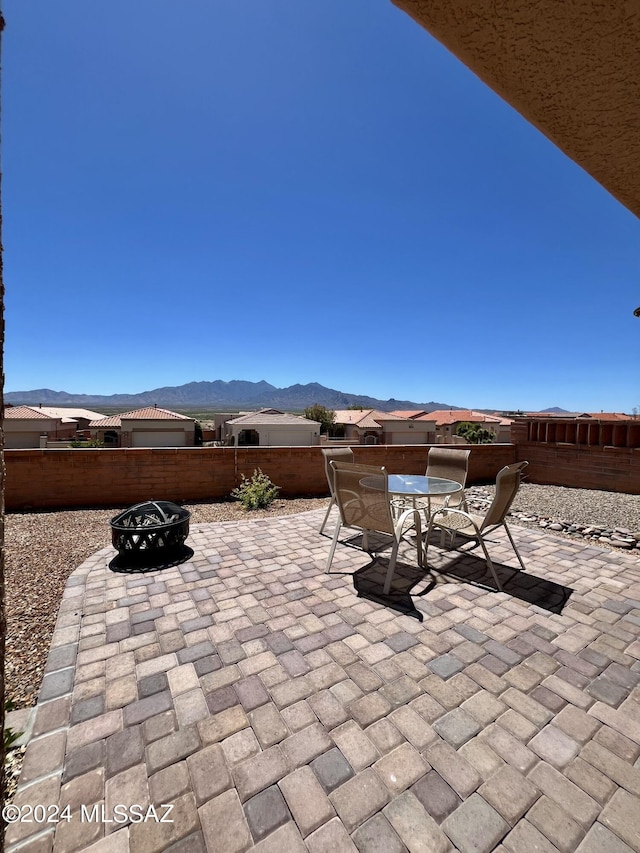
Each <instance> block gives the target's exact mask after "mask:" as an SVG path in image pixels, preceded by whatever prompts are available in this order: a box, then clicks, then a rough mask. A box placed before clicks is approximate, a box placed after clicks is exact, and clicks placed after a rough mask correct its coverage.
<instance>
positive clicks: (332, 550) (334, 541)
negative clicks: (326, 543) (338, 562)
mask: <svg viewBox="0 0 640 853" xmlns="http://www.w3.org/2000/svg"><path fill="white" fill-rule="evenodd" d="M341 527H342V524H341V523H340V521H338V523H337V524H336V529H335V531H334V533H333V539H332V540H331V548H330V549H329V556H328V557H327V565H326V566H325V572H326V573H328V572H329V569H330V568H331V563H332V562H333V555H334V554H335V552H336V545H337V544H338V536H339V535H340V529H341Z"/></svg>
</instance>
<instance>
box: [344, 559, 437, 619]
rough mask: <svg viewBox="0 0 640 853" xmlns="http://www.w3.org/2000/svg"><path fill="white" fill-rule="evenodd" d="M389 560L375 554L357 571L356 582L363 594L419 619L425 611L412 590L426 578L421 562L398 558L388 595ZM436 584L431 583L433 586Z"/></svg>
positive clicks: (355, 584)
mask: <svg viewBox="0 0 640 853" xmlns="http://www.w3.org/2000/svg"><path fill="white" fill-rule="evenodd" d="M387 568H388V563H386V562H382V561H381V560H380V559H378V558H377V557H374V558H373V559H372V560H371V562H370V563H368V564H367V565H366V566H363V567H362V568H361V569H357V570H356V571H355V572H354V573H353V586H354V588H355V590H356V592H357V593H358V596H359V597H360V598H366V599H368V600H369V601H375V602H376V603H377V604H382V605H383V606H384V607H389V608H391V610H397V611H398V612H399V613H403V614H404V615H405V616H412V617H413V618H414V619H417V620H418V621H419V622H422V620H423V619H424V614H423V613H421V612H420V610H418V608H417V607H416V606H415V604H414V603H413V598H412V597H411V590H412V589H413V587H414V586H417V584H419V583H421V582H422V581H424V579H425V573H424V571H423V570H422V569H420V568H419V567H418V566H412V565H410V564H408V563H402V562H401V561H400V560H397V562H396V568H395V571H394V573H393V578H392V579H391V588H390V590H389V594H388V595H384V594H383V592H382V590H383V588H384V580H385V578H386V576H387ZM432 587H433V584H432V585H431V588H432Z"/></svg>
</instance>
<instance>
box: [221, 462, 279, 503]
mask: <svg viewBox="0 0 640 853" xmlns="http://www.w3.org/2000/svg"><path fill="white" fill-rule="evenodd" d="M240 476H241V477H242V482H241V483H240V485H239V486H238V488H237V489H234V490H233V491H232V492H231V497H232V498H235V499H236V500H237V501H240V503H241V504H242V506H243V507H244V508H245V509H264V508H265V507H267V506H269V504H270V503H271V502H272V501H274V500H275V499H276V498H277V497H278V493H279V491H280V486H274V484H273V483H272V482H271V480H270V479H269V478H268V477H267V475H266V474H263V473H262V471H261V470H260V468H258V469H257V470H255V471H254V472H253V474H252V476H251V477H245V475H244V474H241V475H240Z"/></svg>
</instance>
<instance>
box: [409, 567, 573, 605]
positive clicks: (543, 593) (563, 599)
mask: <svg viewBox="0 0 640 853" xmlns="http://www.w3.org/2000/svg"><path fill="white" fill-rule="evenodd" d="M449 553H451V554H455V552H449ZM493 567H494V569H495V570H496V574H497V575H498V578H499V580H500V584H501V586H502V591H503V592H506V593H507V594H508V595H510V596H512V597H513V598H517V599H518V600H519V601H524V602H526V603H527V604H534V605H536V606H537V607H540V608H542V609H543V610H547V611H549V612H550V613H557V614H560V613H562V611H563V609H564V607H565V606H566V604H567V602H568V601H569V598H570V597H571V594H572V593H573V591H574V590H573V589H572V588H571V587H567V586H563V585H562V584H559V583H555V582H554V581H549V580H546V579H545V578H540V577H538V576H537V575H532V574H529V573H528V572H523V571H522V570H521V569H515V568H513V567H512V566H505V565H504V564H503V563H497V562H496V561H495V560H493ZM429 571H430V572H432V573H433V574H435V575H443V576H445V577H447V578H449V577H453V578H455V579H456V580H457V581H459V582H460V583H468V584H472V585H473V586H482V587H485V588H486V589H487V590H488V591H490V592H498V591H499V590H497V589H496V583H495V580H494V578H493V575H492V574H491V572H490V571H489V569H488V567H487V564H486V562H485V560H484V559H483V558H482V557H478V556H476V555H475V554H469V553H465V554H457V555H455V557H454V559H453V560H452V561H451V562H448V563H447V564H446V565H443V566H438V567H437V568H434V567H433V566H429ZM428 591H429V590H425V591H424V592H421V593H419V595H420V596H423V595H425V593H427V592H428Z"/></svg>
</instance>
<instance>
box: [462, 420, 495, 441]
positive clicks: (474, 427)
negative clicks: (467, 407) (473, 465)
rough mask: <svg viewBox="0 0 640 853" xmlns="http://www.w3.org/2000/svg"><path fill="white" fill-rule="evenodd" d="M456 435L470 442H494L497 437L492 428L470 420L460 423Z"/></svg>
mask: <svg viewBox="0 0 640 853" xmlns="http://www.w3.org/2000/svg"><path fill="white" fill-rule="evenodd" d="M455 435H460V436H462V438H464V439H466V440H467V442H468V443H469V444H493V440H494V438H495V436H494V434H493V433H492V432H491V430H489V429H486V428H485V427H483V426H482V425H481V424H473V423H471V422H470V421H462V422H461V423H459V424H458V426H457V427H456V429H455Z"/></svg>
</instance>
